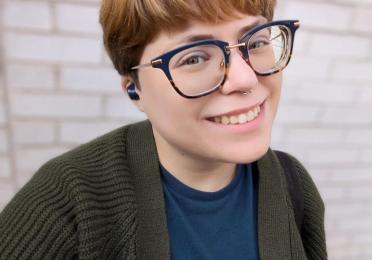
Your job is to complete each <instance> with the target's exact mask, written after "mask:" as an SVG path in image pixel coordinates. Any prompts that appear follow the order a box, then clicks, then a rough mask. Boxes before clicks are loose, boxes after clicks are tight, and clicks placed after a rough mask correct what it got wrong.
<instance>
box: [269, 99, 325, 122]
mask: <svg viewBox="0 0 372 260" xmlns="http://www.w3.org/2000/svg"><path fill="white" fill-rule="evenodd" d="M318 114H319V110H318V108H315V107H313V106H303V105H294V104H281V106H280V108H279V110H278V114H277V119H276V120H277V122H278V123H279V124H282V123H284V124H293V123H313V122H316V121H318Z"/></svg>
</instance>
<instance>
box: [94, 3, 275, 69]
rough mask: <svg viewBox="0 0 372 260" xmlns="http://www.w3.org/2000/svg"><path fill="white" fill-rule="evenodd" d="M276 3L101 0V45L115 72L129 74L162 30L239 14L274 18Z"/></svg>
mask: <svg viewBox="0 0 372 260" xmlns="http://www.w3.org/2000/svg"><path fill="white" fill-rule="evenodd" d="M275 4H276V0H102V4H101V9H100V23H101V26H102V29H103V42H104V45H105V48H106V51H107V52H108V54H109V56H110V58H111V60H112V62H113V64H114V66H115V69H116V70H117V71H118V72H119V74H121V75H128V74H129V72H130V68H131V67H133V66H135V65H137V64H138V62H139V60H140V58H141V55H142V53H143V50H144V48H145V47H146V45H147V44H148V43H149V42H151V41H152V40H153V39H154V37H156V36H157V35H158V34H159V33H160V32H161V31H177V30H182V29H183V28H185V27H186V26H187V25H188V22H189V21H190V20H196V21H201V22H209V23H216V22H219V21H224V20H228V19H229V18H232V17H234V16H236V14H237V13H238V12H240V13H243V14H249V15H262V16H263V17H265V18H266V19H267V20H268V21H271V20H272V19H273V13H274V7H275Z"/></svg>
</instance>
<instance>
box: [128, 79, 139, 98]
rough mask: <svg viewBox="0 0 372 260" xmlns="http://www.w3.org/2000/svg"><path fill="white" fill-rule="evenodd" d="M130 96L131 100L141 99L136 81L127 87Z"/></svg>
mask: <svg viewBox="0 0 372 260" xmlns="http://www.w3.org/2000/svg"><path fill="white" fill-rule="evenodd" d="M127 92H128V96H129V98H130V99H131V100H139V96H138V94H137V92H136V85H135V84H134V83H132V84H130V85H129V87H128V88H127Z"/></svg>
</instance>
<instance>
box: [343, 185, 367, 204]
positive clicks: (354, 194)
mask: <svg viewBox="0 0 372 260" xmlns="http://www.w3.org/2000/svg"><path fill="white" fill-rule="evenodd" d="M348 197H349V198H350V199H353V200H362V201H371V198H372V189H371V185H363V186H361V185H358V186H353V187H351V190H350V193H349V196H348Z"/></svg>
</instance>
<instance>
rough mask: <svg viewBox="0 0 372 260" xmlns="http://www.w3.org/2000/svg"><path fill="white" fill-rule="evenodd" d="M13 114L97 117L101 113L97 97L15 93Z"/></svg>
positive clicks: (99, 101) (99, 100)
mask: <svg viewBox="0 0 372 260" xmlns="http://www.w3.org/2000/svg"><path fill="white" fill-rule="evenodd" d="M11 106H12V113H13V116H17V117H19V116H21V117H22V116H23V117H28V116H34V117H47V118H50V117H53V118H61V117H71V118H80V117H86V118H91V117H97V116H99V115H100V114H101V109H102V103H101V99H100V98H99V97H94V96H89V97H88V96H69V95H30V94H17V95H13V97H12V104H11Z"/></svg>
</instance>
